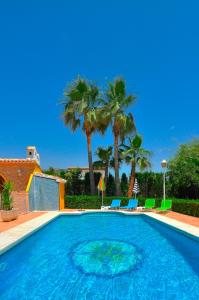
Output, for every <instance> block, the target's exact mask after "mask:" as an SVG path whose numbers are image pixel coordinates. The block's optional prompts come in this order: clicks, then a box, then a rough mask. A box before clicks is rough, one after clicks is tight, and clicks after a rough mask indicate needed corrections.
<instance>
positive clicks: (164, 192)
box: [163, 169, 166, 201]
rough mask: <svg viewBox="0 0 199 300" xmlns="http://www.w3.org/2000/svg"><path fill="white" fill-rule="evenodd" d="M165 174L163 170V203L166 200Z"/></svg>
mask: <svg viewBox="0 0 199 300" xmlns="http://www.w3.org/2000/svg"><path fill="white" fill-rule="evenodd" d="M165 173H166V169H164V173H163V200H164V201H165V198H166V187H165V177H166V176H165Z"/></svg>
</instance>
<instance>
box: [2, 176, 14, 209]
mask: <svg viewBox="0 0 199 300" xmlns="http://www.w3.org/2000/svg"><path fill="white" fill-rule="evenodd" d="M11 192H12V183H11V182H6V183H4V185H3V190H2V208H3V210H11V209H12V197H11Z"/></svg>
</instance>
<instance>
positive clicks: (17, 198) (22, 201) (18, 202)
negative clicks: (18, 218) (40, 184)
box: [12, 191, 29, 214]
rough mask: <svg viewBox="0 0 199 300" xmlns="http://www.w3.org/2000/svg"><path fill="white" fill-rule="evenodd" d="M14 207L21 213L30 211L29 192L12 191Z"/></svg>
mask: <svg viewBox="0 0 199 300" xmlns="http://www.w3.org/2000/svg"><path fill="white" fill-rule="evenodd" d="M12 199H13V207H14V208H16V209H17V210H18V213H19V214H26V213H28V210H29V207H28V193H27V192H25V191H21V192H16V191H13V192H12Z"/></svg>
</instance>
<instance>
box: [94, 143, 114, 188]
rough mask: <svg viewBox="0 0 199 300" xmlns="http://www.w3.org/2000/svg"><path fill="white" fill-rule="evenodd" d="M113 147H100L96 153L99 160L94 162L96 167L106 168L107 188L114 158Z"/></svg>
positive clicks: (105, 180)
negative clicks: (111, 161)
mask: <svg viewBox="0 0 199 300" xmlns="http://www.w3.org/2000/svg"><path fill="white" fill-rule="evenodd" d="M112 150H113V147H112V146H109V147H107V148H102V147H98V148H97V151H96V155H97V156H98V157H99V160H97V161H95V162H94V164H93V165H94V166H96V167H104V168H105V178H104V182H105V185H106V186H107V181H108V171H109V166H110V160H111V156H112Z"/></svg>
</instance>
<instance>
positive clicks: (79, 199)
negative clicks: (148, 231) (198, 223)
mask: <svg viewBox="0 0 199 300" xmlns="http://www.w3.org/2000/svg"><path fill="white" fill-rule="evenodd" d="M113 199H121V205H122V206H124V205H127V203H128V198H127V197H116V196H106V197H104V201H103V203H104V205H107V206H108V205H110V204H111V202H112V200H113ZM145 200H146V198H144V197H139V198H138V205H139V206H144V204H145ZM101 201H102V199H101V197H99V196H87V195H80V196H69V195H66V196H65V207H67V208H74V209H99V208H100V207H101V204H102V202H101ZM161 201H162V199H160V198H159V199H156V207H160V206H161ZM172 210H173V211H175V212H179V213H182V214H186V215H190V216H195V217H199V200H188V199H172Z"/></svg>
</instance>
